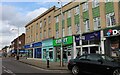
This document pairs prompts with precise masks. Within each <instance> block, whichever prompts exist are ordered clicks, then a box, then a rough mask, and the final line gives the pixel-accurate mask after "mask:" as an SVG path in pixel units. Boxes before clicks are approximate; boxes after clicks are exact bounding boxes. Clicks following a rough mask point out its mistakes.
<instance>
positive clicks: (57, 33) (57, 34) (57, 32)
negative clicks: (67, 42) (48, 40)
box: [56, 30, 59, 38]
mask: <svg viewBox="0 0 120 75" xmlns="http://www.w3.org/2000/svg"><path fill="white" fill-rule="evenodd" d="M58 37H59V31H58V30H57V31H56V38H58Z"/></svg>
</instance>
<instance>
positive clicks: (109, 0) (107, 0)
mask: <svg viewBox="0 0 120 75" xmlns="http://www.w3.org/2000/svg"><path fill="white" fill-rule="evenodd" d="M112 1H113V0H105V2H106V3H107V2H112Z"/></svg>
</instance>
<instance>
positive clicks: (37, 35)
mask: <svg viewBox="0 0 120 75" xmlns="http://www.w3.org/2000/svg"><path fill="white" fill-rule="evenodd" d="M36 41H38V33H36Z"/></svg>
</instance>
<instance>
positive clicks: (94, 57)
mask: <svg viewBox="0 0 120 75" xmlns="http://www.w3.org/2000/svg"><path fill="white" fill-rule="evenodd" d="M68 69H69V70H70V71H71V72H72V73H73V75H80V74H82V73H86V74H92V75H120V62H118V61H115V60H114V59H113V58H111V57H109V56H107V55H105V54H84V55H81V56H78V57H76V58H75V59H70V60H69V62H68Z"/></svg>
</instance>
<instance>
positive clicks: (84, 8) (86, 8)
mask: <svg viewBox="0 0 120 75" xmlns="http://www.w3.org/2000/svg"><path fill="white" fill-rule="evenodd" d="M82 8H83V12H84V11H87V10H88V2H85V3H84V4H82Z"/></svg>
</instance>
